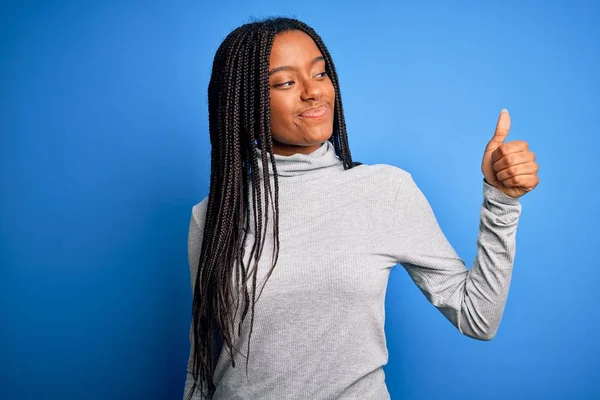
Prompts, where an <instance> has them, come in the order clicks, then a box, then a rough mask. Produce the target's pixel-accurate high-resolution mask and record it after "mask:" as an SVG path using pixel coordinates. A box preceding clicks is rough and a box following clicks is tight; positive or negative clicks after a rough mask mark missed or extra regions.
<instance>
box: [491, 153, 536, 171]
mask: <svg viewBox="0 0 600 400" xmlns="http://www.w3.org/2000/svg"><path fill="white" fill-rule="evenodd" d="M531 161H535V153H534V152H532V151H519V152H516V153H511V154H507V155H505V156H504V157H502V158H501V159H499V160H498V161H496V162H494V164H492V168H493V169H494V171H496V172H499V171H502V170H503V169H504V168H507V167H510V166H511V165H518V164H525V163H528V162H531Z"/></svg>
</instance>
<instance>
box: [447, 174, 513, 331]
mask: <svg viewBox="0 0 600 400" xmlns="http://www.w3.org/2000/svg"><path fill="white" fill-rule="evenodd" d="M483 190H484V200H483V204H482V206H481V216H480V224H479V235H478V238H477V255H476V258H475V261H474V263H473V266H472V267H471V269H470V270H469V273H468V275H467V279H466V281H465V284H464V295H463V299H462V302H461V307H460V312H459V314H458V320H457V327H458V329H459V330H460V331H461V332H462V333H463V334H465V335H467V336H470V337H473V338H476V339H481V340H490V339H492V338H493V337H494V335H495V334H496V331H497V329H498V326H499V325H500V321H501V319H502V314H503V313H504V308H505V305H506V300H507V298H508V291H509V287H510V281H511V277H512V270H513V265H514V258H515V252H516V232H517V224H518V220H519V215H520V210H521V206H520V203H519V202H518V200H517V199H513V198H511V197H509V196H506V195H504V194H503V193H502V192H500V191H498V190H497V189H495V188H494V187H492V186H490V185H488V184H487V183H486V182H484V188H483Z"/></svg>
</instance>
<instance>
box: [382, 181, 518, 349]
mask: <svg viewBox="0 0 600 400" xmlns="http://www.w3.org/2000/svg"><path fill="white" fill-rule="evenodd" d="M520 213H521V205H520V203H519V200H518V199H516V198H512V197H510V196H507V195H505V194H504V193H502V192H501V191H499V190H497V189H496V188H495V187H493V186H490V185H488V184H487V183H486V182H485V181H484V182H483V204H482V206H481V213H480V224H479V236H478V238H477V256H476V258H475V261H474V263H473V266H472V267H471V268H470V269H467V268H466V266H465V263H464V262H463V261H462V260H461V259H460V258H459V257H458V255H457V254H456V252H455V251H454V249H453V248H452V246H451V245H450V243H448V240H447V239H446V237H445V236H444V234H443V232H442V231H441V229H440V227H439V225H438V223H437V220H436V218H435V216H434V213H433V211H432V209H431V206H430V205H429V203H428V201H427V199H426V198H425V196H424V195H423V193H422V192H421V190H420V189H419V188H418V187H417V185H416V183H415V182H414V180H413V179H412V176H411V175H410V174H408V173H405V176H404V179H403V182H402V183H400V187H399V188H398V191H397V193H396V197H395V200H394V216H393V217H392V218H393V220H394V221H395V222H394V226H393V231H394V233H393V234H394V235H395V236H397V237H398V239H399V240H396V239H394V243H395V245H396V246H397V249H396V251H395V253H394V254H396V260H397V262H399V263H400V264H402V266H403V267H404V268H405V269H406V271H407V272H408V273H409V275H410V277H411V278H412V280H413V281H414V282H415V283H416V284H417V286H418V287H419V289H420V290H421V291H422V292H423V294H424V295H425V296H426V297H427V299H428V300H429V301H430V302H431V303H432V304H433V305H434V306H435V307H437V308H438V309H439V310H440V311H441V312H442V314H444V316H446V318H448V320H449V321H450V322H451V323H452V324H453V325H454V326H456V327H457V328H458V330H459V331H460V332H461V333H462V334H464V335H466V336H469V337H472V338H475V339H480V340H491V339H492V338H493V337H494V335H495V334H496V331H497V329H498V326H499V324H500V320H501V318H502V314H503V312H504V306H505V304H506V299H507V296H508V289H509V285H510V279H511V273H512V268H513V261H514V256H515V248H516V244H515V237H516V230H517V223H518V219H519V216H520Z"/></svg>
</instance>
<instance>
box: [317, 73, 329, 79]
mask: <svg viewBox="0 0 600 400" xmlns="http://www.w3.org/2000/svg"><path fill="white" fill-rule="evenodd" d="M316 76H318V77H319V78H325V77H326V76H327V71H323V72H321V73H320V74H317V75H316Z"/></svg>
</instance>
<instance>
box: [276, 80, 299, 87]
mask: <svg viewBox="0 0 600 400" xmlns="http://www.w3.org/2000/svg"><path fill="white" fill-rule="evenodd" d="M294 83H295V82H294V81H287V82H283V83H278V84H276V85H273V87H276V88H278V87H282V88H286V87H290V86H292V85H293V84H294Z"/></svg>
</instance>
